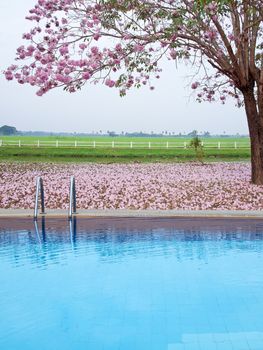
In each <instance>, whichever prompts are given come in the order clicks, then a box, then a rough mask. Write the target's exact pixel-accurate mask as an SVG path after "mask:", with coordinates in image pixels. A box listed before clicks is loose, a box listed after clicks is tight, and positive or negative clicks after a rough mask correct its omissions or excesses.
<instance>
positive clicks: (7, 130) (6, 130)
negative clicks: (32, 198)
mask: <svg viewBox="0 0 263 350" xmlns="http://www.w3.org/2000/svg"><path fill="white" fill-rule="evenodd" d="M0 135H4V136H12V135H21V136H57V137H65V136H71V137H72V136H75V137H87V136H93V137H95V136H110V137H121V136H125V137H165V138H167V137H190V138H193V137H247V136H248V135H240V134H238V133H237V134H235V135H228V134H226V132H223V134H218V135H215V134H213V135H212V134H210V132H209V131H204V132H198V131H197V130H193V131H191V132H189V133H181V132H179V133H176V132H171V131H167V130H166V131H162V132H154V131H151V132H143V131H136V132H124V131H122V132H116V131H110V130H107V131H106V132H103V131H102V130H99V131H92V132H89V133H76V132H72V133H69V132H48V131H18V130H17V129H16V128H15V127H14V126H8V125H3V126H2V127H0Z"/></svg>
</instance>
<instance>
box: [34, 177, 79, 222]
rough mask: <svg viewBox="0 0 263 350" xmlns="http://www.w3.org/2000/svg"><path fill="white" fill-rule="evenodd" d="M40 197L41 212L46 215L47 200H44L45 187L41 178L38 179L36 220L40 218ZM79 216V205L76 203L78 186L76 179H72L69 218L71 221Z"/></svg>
mask: <svg viewBox="0 0 263 350" xmlns="http://www.w3.org/2000/svg"><path fill="white" fill-rule="evenodd" d="M39 196H40V200H41V212H40V214H42V215H43V214H45V200H44V186H43V180H42V178H41V177H37V181H36V199H35V210H34V220H37V217H38V207H39ZM74 214H77V203H76V185H75V177H74V176H71V178H70V189H69V212H68V217H69V219H70V220H71V219H72V217H73V215H74Z"/></svg>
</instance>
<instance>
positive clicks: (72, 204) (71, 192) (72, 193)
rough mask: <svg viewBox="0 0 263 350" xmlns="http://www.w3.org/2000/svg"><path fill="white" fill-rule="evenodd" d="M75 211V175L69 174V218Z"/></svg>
mask: <svg viewBox="0 0 263 350" xmlns="http://www.w3.org/2000/svg"><path fill="white" fill-rule="evenodd" d="M76 213H77V204H76V185H75V177H74V176H71V178H70V189H69V213H68V217H69V219H70V220H71V219H72V217H73V214H76Z"/></svg>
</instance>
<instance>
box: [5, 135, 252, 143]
mask: <svg viewBox="0 0 263 350" xmlns="http://www.w3.org/2000/svg"><path fill="white" fill-rule="evenodd" d="M0 140H4V141H5V140H6V141H19V140H21V141H22V142H25V143H26V142H30V143H36V142H37V141H38V140H40V141H53V142H55V141H56V140H59V141H65V142H74V141H80V142H93V141H96V142H112V141H115V142H167V141H168V142H176V143H177V142H178V143H184V142H189V141H190V140H191V138H189V137H125V136H116V137H110V136H95V137H74V136H72V137H71V136H70V137H68V136H67V137H65V136H19V135H18V136H0ZM201 140H202V141H204V142H208V143H213V142H222V143H232V144H234V142H237V143H240V144H247V143H249V138H248V137H221V138H219V137H208V138H202V137H201Z"/></svg>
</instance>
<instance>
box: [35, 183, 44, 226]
mask: <svg viewBox="0 0 263 350" xmlns="http://www.w3.org/2000/svg"><path fill="white" fill-rule="evenodd" d="M39 196H40V200H41V214H45V200H44V186H43V180H42V178H41V177H37V181H36V199H35V210H34V219H35V220H37V216H38V204H39Z"/></svg>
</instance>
